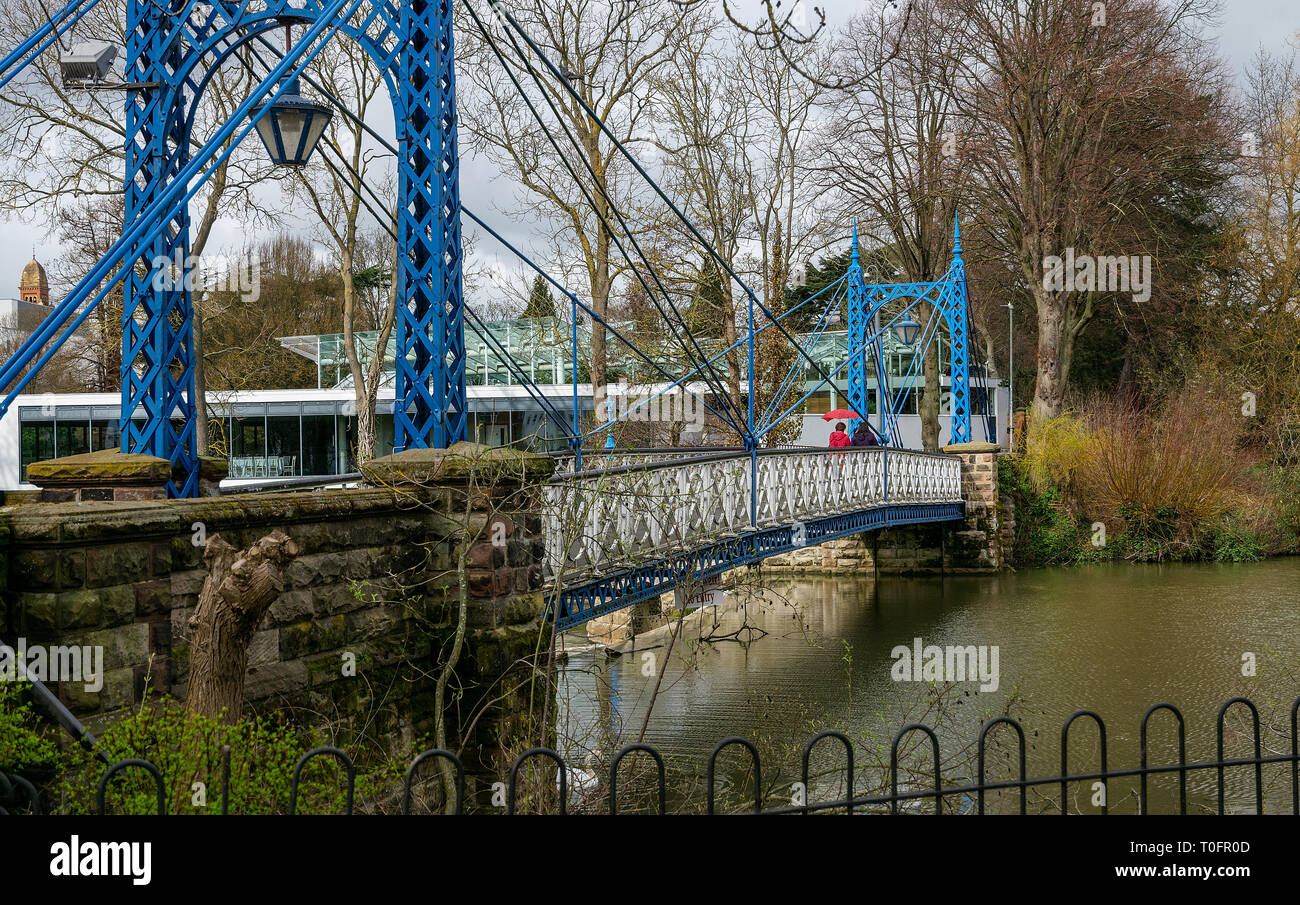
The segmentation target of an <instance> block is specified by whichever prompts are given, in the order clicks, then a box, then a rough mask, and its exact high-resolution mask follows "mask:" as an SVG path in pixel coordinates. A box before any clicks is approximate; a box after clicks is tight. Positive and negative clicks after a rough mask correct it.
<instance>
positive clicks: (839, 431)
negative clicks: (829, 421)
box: [831, 421, 853, 449]
mask: <svg viewBox="0 0 1300 905" xmlns="http://www.w3.org/2000/svg"><path fill="white" fill-rule="evenodd" d="M852 443H853V440H852V439H850V438H849V435H848V434H846V433H844V422H843V421H836V422H835V430H833V431H831V449H838V448H839V447H841V446H849V445H850V444H852Z"/></svg>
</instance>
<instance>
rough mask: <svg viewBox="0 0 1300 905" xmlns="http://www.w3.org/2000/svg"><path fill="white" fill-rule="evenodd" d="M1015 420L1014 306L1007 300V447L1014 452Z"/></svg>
mask: <svg viewBox="0 0 1300 905" xmlns="http://www.w3.org/2000/svg"><path fill="white" fill-rule="evenodd" d="M1015 420H1016V306H1015V305H1014V304H1013V303H1012V302H1007V449H1008V450H1010V451H1012V452H1014V451H1015V448H1016V442H1015V438H1014V437H1013V436H1012V432H1013V431H1014V430H1015Z"/></svg>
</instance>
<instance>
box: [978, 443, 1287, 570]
mask: <svg viewBox="0 0 1300 905" xmlns="http://www.w3.org/2000/svg"><path fill="white" fill-rule="evenodd" d="M998 481H999V487H1000V492H1001V494H1002V497H1003V500H1004V501H1005V504H1006V506H1007V508H1009V509H1011V510H1012V511H1014V514H1015V526H1014V532H1013V534H1012V538H1013V540H1012V549H1011V565H1013V566H1014V567H1015V568H1018V569H1019V568H1031V567H1035V566H1052V565H1072V564H1083V563H1098V562H1148V563H1151V562H1221V563H1223V562H1232V563H1243V562H1258V561H1260V560H1262V559H1267V558H1269V557H1274V556H1295V555H1300V468H1297V467H1293V468H1290V469H1287V468H1284V467H1281V466H1276V465H1260V466H1255V467H1252V468H1249V469H1244V470H1243V474H1242V476H1241V478H1240V479H1239V484H1238V485H1237V486H1235V487H1234V488H1233V490H1232V493H1231V505H1230V506H1228V507H1227V508H1226V509H1225V511H1222V512H1218V513H1213V514H1210V515H1207V516H1205V517H1203V518H1196V517H1194V516H1191V515H1189V514H1188V513H1187V512H1185V511H1183V510H1181V509H1180V508H1179V507H1178V506H1177V505H1174V504H1169V505H1164V506H1155V507H1151V508H1149V509H1142V508H1139V507H1136V506H1129V507H1124V506H1120V507H1117V508H1116V510H1114V511H1106V512H1101V511H1089V510H1088V507H1087V503H1086V502H1083V501H1080V500H1078V499H1077V498H1076V499H1072V498H1071V495H1070V493H1069V492H1068V491H1067V490H1063V489H1062V488H1061V487H1059V486H1057V485H1056V484H1055V483H1053V482H1050V481H1049V482H1047V483H1046V484H1044V485H1041V486H1035V482H1034V481H1033V479H1032V477H1031V473H1030V469H1029V467H1028V466H1027V465H1026V463H1025V461H1024V460H1023V459H1022V458H1020V457H1015V456H1002V457H1000V459H999V461H998Z"/></svg>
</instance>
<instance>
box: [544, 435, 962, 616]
mask: <svg viewBox="0 0 1300 905" xmlns="http://www.w3.org/2000/svg"><path fill="white" fill-rule="evenodd" d="M665 453H666V456H665V457H664V458H663V459H660V460H657V461H656V460H655V459H654V458H652V457H648V456H646V454H633V456H634V459H635V460H636V461H635V462H634V464H629V465H619V466H615V467H607V468H601V469H599V470H593V471H582V472H578V473H577V474H561V475H559V476H557V477H556V478H555V479H554V480H553V481H552V482H551V484H550V485H549V486H548V487H547V491H546V510H545V517H544V518H545V531H544V533H545V536H546V545H547V551H546V554H547V555H546V569H547V579H548V582H549V584H550V587H551V589H552V590H551V594H552V601H553V607H554V608H553V616H554V618H555V620H556V622H557V624H558V626H559V627H560V628H561V629H566V628H571V627H573V626H576V625H581V624H582V623H584V622H587V621H589V620H591V619H595V618H596V617H598V616H602V615H604V614H606V613H611V612H614V611H615V610H619V609H622V608H624V607H628V606H631V605H633V604H635V603H638V602H640V601H642V600H646V599H649V598H651V597H655V596H658V595H659V594H663V593H665V592H667V591H671V590H673V588H675V587H677V585H678V584H679V583H683V582H686V581H691V582H694V581H697V580H700V579H705V578H709V577H712V576H715V575H718V574H720V573H722V572H726V571H728V570H730V569H734V568H737V567H739V566H744V565H749V564H752V563H756V562H759V561H761V560H763V559H766V558H768V557H770V556H776V555H778V554H781V553H787V552H789V551H791V550H796V549H799V548H801V547H805V546H809V545H812V544H819V543H824V542H825V541H828V540H834V539H835V538H839V537H845V536H847V535H850V534H857V533H859V532H862V531H870V530H872V529H876V528H886V527H889V526H891V525H908V524H918V523H923V522H937V521H949V520H953V519H960V518H962V516H963V514H964V503H963V501H962V497H961V465H960V461H959V460H958V459H957V458H956V457H953V456H947V455H939V454H933V453H921V452H914V451H911V450H897V449H881V448H848V449H843V450H833V451H828V450H804V451H796V452H791V451H787V450H762V451H759V452H758V453H757V454H756V455H755V456H754V457H752V458H751V456H750V455H749V454H746V453H736V452H734V451H728V452H724V453H719V454H714V455H697V456H694V457H692V458H682V457H681V456H680V454H675V453H673V452H672V451H665ZM755 477H757V480H755Z"/></svg>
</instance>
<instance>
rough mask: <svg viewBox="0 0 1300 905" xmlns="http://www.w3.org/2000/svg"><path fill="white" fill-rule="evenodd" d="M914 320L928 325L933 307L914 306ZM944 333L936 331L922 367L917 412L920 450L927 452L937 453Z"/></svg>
mask: <svg viewBox="0 0 1300 905" xmlns="http://www.w3.org/2000/svg"><path fill="white" fill-rule="evenodd" d="M916 310H917V314H916V319H917V320H918V321H920V322H921V323H922V324H928V323H930V319H931V318H932V317H934V316H935V314H936V312H935V310H934V306H933V305H931V304H930V303H929V302H921V303H919V304H918V305H917V306H916ZM944 333H946V331H945V330H943V328H942V327H941V328H939V329H938V330H937V331H936V338H935V340H934V342H932V343H930V348H929V349H927V350H926V353H925V360H924V361H923V362H922V363H921V365H922V376H924V377H925V387H924V388H923V389H922V390H921V398H920V400H918V403H919V407H918V408H917V411H918V412H919V413H920V415H921V448H922V449H924V450H926V451H927V452H938V451H939V401H940V399H941V398H942V397H943V381H942V380H941V378H940V377H939V340H938V336H940V335H943V334H944Z"/></svg>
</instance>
